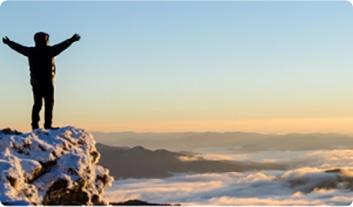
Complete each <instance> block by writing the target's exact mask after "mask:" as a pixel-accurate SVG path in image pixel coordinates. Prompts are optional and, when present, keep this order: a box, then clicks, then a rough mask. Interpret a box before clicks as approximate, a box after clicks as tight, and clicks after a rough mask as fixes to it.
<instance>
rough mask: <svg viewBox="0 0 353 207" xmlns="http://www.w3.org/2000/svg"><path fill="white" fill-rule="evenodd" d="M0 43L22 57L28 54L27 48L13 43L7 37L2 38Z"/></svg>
mask: <svg viewBox="0 0 353 207" xmlns="http://www.w3.org/2000/svg"><path fill="white" fill-rule="evenodd" d="M2 42H3V43H4V44H6V45H8V46H9V47H10V48H11V49H13V50H15V51H16V52H18V53H21V54H22V55H25V56H28V54H29V47H25V46H23V45H20V44H18V43H16V42H13V41H11V40H10V39H9V38H8V37H4V38H2Z"/></svg>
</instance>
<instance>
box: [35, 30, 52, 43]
mask: <svg viewBox="0 0 353 207" xmlns="http://www.w3.org/2000/svg"><path fill="white" fill-rule="evenodd" d="M48 41H49V34H47V33H45V32H37V33H35V34H34V42H35V43H36V47H38V46H39V47H41V46H47V45H48Z"/></svg>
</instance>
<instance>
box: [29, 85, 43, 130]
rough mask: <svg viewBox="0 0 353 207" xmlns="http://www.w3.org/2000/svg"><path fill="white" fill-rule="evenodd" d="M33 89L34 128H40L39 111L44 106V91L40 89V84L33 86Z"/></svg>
mask: <svg viewBox="0 0 353 207" xmlns="http://www.w3.org/2000/svg"><path fill="white" fill-rule="evenodd" d="M32 90H33V100H34V104H33V108H32V129H33V130H34V129H38V128H39V120H40V117H39V112H40V110H41V108H42V98H43V96H42V93H41V90H40V87H38V86H32Z"/></svg>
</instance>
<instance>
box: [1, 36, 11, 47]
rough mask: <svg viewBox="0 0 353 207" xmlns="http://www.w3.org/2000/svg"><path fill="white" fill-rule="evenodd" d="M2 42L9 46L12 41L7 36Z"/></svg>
mask: <svg viewBox="0 0 353 207" xmlns="http://www.w3.org/2000/svg"><path fill="white" fill-rule="evenodd" d="M2 42H3V43H4V44H6V45H8V44H9V43H10V39H9V38H8V37H7V36H5V37H3V38H2Z"/></svg>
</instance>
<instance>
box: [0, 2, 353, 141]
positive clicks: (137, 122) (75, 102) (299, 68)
mask: <svg viewBox="0 0 353 207" xmlns="http://www.w3.org/2000/svg"><path fill="white" fill-rule="evenodd" d="M0 28H1V30H0V35H1V36H8V37H9V38H10V39H11V40H14V41H16V42H19V43H21V44H23V45H28V46H31V45H33V44H34V42H33V34H34V33H35V32H38V31H45V32H47V33H49V34H50V44H56V43H59V42H60V41H63V40H65V39H67V38H69V37H71V35H73V34H74V33H79V34H80V35H81V37H82V39H81V41H79V42H77V43H74V44H73V45H72V46H71V47H70V48H69V49H67V51H64V52H63V53H62V54H60V55H59V56H58V57H56V65H57V75H56V79H55V100H56V101H55V106H54V110H55V111H54V124H55V125H59V126H63V125H75V126H77V127H81V128H85V129H88V130H90V131H110V132H111V131H136V132H150V131H151V132H166V131H253V132H265V133H288V132H337V133H350V134H352V133H353V128H352V127H351V126H352V124H353V58H352V55H353V38H352V37H353V7H352V5H351V4H350V3H349V2H346V1H310V2H304V1H300V2H293V1H286V2H278V1H273V2H269V1H268V2H265V1H250V2H245V1H241V2H239V1H238V2H230V1H225V2H197V1H195V2H161V1H160V2H158V1H157V2H148V1H147V2H141V1H131V2H128V1H125V2H124V1H123V2H42V1H39V2H38V1H37V2H25V1H22V2H16V1H11V0H10V1H7V2H5V3H3V4H2V6H1V7H0ZM0 96H1V97H2V98H1V103H0V114H1V120H0V127H2V128H5V127H11V128H16V129H19V130H27V131H28V130H29V129H30V113H31V108H32V104H33V100H32V99H33V97H32V92H31V86H30V83H29V69H28V63H27V60H26V58H25V57H23V56H21V55H20V54H17V53H15V52H14V51H11V49H9V48H8V47H7V46H6V45H3V44H2V45H0Z"/></svg>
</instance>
